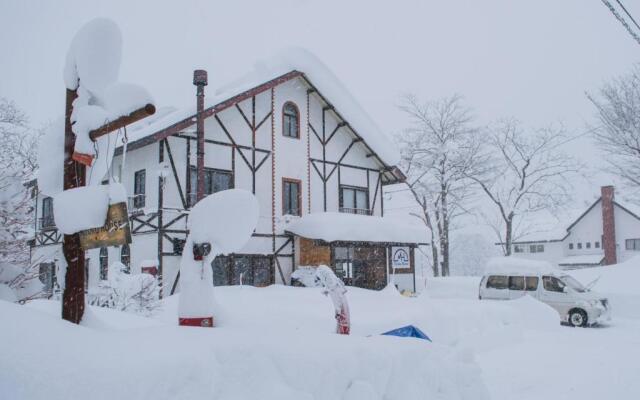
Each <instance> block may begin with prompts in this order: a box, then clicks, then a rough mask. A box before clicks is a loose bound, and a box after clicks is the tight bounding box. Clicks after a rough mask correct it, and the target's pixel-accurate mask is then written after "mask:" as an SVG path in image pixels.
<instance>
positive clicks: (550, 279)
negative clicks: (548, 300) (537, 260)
mask: <svg viewBox="0 0 640 400" xmlns="http://www.w3.org/2000/svg"><path fill="white" fill-rule="evenodd" d="M542 285H543V286H544V290H547V291H549V292H560V293H563V292H564V283H562V281H561V280H560V279H558V278H556V277H555V276H543V277H542Z"/></svg>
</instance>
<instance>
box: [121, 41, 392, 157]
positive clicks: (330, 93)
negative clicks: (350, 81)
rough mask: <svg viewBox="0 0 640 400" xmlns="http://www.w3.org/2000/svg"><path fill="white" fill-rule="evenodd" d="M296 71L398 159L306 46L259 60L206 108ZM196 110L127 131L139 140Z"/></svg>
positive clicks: (378, 148) (373, 144)
mask: <svg viewBox="0 0 640 400" xmlns="http://www.w3.org/2000/svg"><path fill="white" fill-rule="evenodd" d="M295 71H298V72H300V73H301V74H302V75H303V77H304V78H305V79H307V80H308V81H309V83H310V84H311V85H313V86H314V87H315V88H316V89H317V90H318V92H319V93H320V94H321V95H322V96H323V97H324V98H326V99H327V101H330V102H331V104H332V105H333V106H334V107H335V110H336V111H337V112H338V113H340V115H342V116H344V118H345V120H346V122H347V123H348V124H349V127H351V128H352V129H353V131H354V132H356V133H357V135H359V136H361V137H362V138H363V139H364V141H365V143H366V145H367V146H369V147H370V148H371V149H372V150H373V151H374V152H375V153H376V154H377V155H378V156H379V157H380V159H381V161H382V162H384V163H385V164H387V165H388V166H394V165H397V164H398V163H399V161H400V153H399V151H398V149H397V148H396V146H395V145H394V143H393V142H392V141H391V140H390V138H389V137H388V136H387V135H385V134H384V133H383V132H382V131H381V130H380V128H378V126H377V125H376V123H375V122H374V121H373V120H372V119H371V117H370V116H369V115H368V114H367V112H366V111H364V109H363V108H362V106H360V104H359V103H358V102H357V101H356V100H355V98H354V97H353V96H352V95H351V93H350V92H349V91H348V90H347V89H346V88H345V87H344V86H343V84H342V83H341V82H340V80H339V79H338V78H337V77H336V76H335V75H334V74H333V72H332V71H331V70H330V69H329V68H327V67H326V66H325V65H324V63H322V61H320V60H319V59H318V58H317V57H316V56H315V55H313V54H312V53H310V52H309V51H307V50H305V49H301V48H288V49H285V50H283V51H281V52H279V53H277V54H276V55H275V56H274V57H271V58H270V59H267V60H264V61H261V62H259V63H257V64H256V66H255V67H254V70H253V71H251V72H250V73H248V74H245V75H244V76H243V77H242V78H240V79H238V80H236V81H233V82H231V83H229V84H227V85H223V86H221V87H220V88H219V89H218V90H216V91H215V94H214V95H213V96H207V97H205V99H206V100H205V109H208V108H212V107H215V106H216V105H219V104H220V103H222V102H224V101H226V100H229V99H231V98H233V97H235V96H237V95H239V94H241V93H244V92H246V91H247V90H251V89H253V88H255V87H257V86H259V85H261V84H263V83H265V82H268V81H270V80H273V79H275V78H278V77H281V76H283V75H285V74H287V73H291V72H295ZM195 113H196V108H195V105H194V106H190V107H187V108H183V109H180V110H176V111H173V112H170V113H168V114H165V115H163V116H162V117H161V118H157V119H155V120H153V121H151V122H149V121H144V122H141V123H136V124H133V125H132V126H131V127H129V131H128V135H129V141H130V142H133V141H136V140H140V139H142V138H145V137H147V136H149V135H152V134H154V133H156V132H158V131H159V130H161V129H163V128H165V127H168V126H170V125H172V124H175V123H177V122H179V121H182V120H185V119H188V118H189V117H193V123H195Z"/></svg>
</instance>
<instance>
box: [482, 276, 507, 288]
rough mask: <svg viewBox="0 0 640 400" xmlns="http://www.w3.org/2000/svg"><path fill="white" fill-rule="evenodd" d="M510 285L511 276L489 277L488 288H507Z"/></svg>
mask: <svg viewBox="0 0 640 400" xmlns="http://www.w3.org/2000/svg"><path fill="white" fill-rule="evenodd" d="M508 286H509V277H508V276H503V275H491V276H490V277H489V279H487V288H489V289H506V288H507V287H508Z"/></svg>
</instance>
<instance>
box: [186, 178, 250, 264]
mask: <svg viewBox="0 0 640 400" xmlns="http://www.w3.org/2000/svg"><path fill="white" fill-rule="evenodd" d="M258 214H259V207H258V200H257V199H256V197H255V196H254V195H253V194H252V193H251V192H248V191H246V190H242V189H230V190H224V191H221V192H218V193H214V194H212V195H209V196H207V197H205V198H204V199H202V200H200V201H199V202H198V203H197V204H196V205H195V207H193V209H192V210H191V213H190V214H189V232H190V236H191V238H192V239H193V241H194V243H202V242H208V243H211V247H212V252H213V253H215V254H229V253H233V252H236V251H238V250H240V249H241V248H242V247H243V246H244V245H245V244H246V243H247V241H248V240H249V238H250V237H251V234H252V233H253V231H254V229H255V228H256V225H257V223H258Z"/></svg>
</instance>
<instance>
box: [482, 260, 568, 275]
mask: <svg viewBox="0 0 640 400" xmlns="http://www.w3.org/2000/svg"><path fill="white" fill-rule="evenodd" d="M542 273H560V270H558V269H557V268H554V267H553V265H551V264H550V263H548V262H546V261H538V260H529V259H526V258H519V257H514V256H510V257H492V258H490V259H489V261H487V265H486V267H485V274H505V275H509V274H542Z"/></svg>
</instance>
